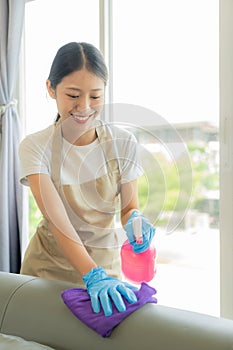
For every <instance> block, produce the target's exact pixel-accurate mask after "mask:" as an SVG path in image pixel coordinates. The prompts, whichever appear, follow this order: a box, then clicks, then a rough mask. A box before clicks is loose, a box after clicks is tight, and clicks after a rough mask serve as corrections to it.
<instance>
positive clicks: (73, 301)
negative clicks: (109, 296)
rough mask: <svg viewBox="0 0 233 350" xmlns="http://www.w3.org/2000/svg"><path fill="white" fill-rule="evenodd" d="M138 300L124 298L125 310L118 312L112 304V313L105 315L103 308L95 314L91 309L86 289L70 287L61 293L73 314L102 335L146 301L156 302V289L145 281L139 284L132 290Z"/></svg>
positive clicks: (107, 335)
mask: <svg viewBox="0 0 233 350" xmlns="http://www.w3.org/2000/svg"><path fill="white" fill-rule="evenodd" d="M133 292H134V293H135V294H136V296H137V299H138V301H137V302H136V303H134V304H130V303H128V302H127V301H126V300H125V299H124V302H125V306H126V310H125V311H124V312H119V311H118V310H117V309H116V307H115V305H114V304H112V311H113V312H112V315H111V316H108V317H107V316H105V315H104V312H103V310H102V309H101V311H100V312H99V313H98V314H96V313H94V312H93V310H92V306H91V300H90V297H89V294H88V293H87V291H86V289H82V288H72V289H67V290H65V291H63V292H62V293H61V296H62V299H63V301H64V303H65V304H66V306H67V307H68V308H69V309H70V310H71V311H72V312H73V314H74V315H75V316H76V317H77V318H78V319H79V320H80V321H82V322H83V323H85V324H86V325H87V326H88V327H90V328H92V329H93V330H94V331H96V332H97V333H99V334H100V335H101V336H102V337H109V336H110V334H111V333H112V330H113V328H114V327H116V326H117V325H118V324H119V323H120V322H121V321H123V320H124V319H125V318H126V317H127V316H129V315H130V314H131V313H132V312H134V311H135V310H137V309H139V308H140V307H142V306H143V305H144V304H146V303H157V299H156V298H155V297H153V295H154V294H156V290H155V289H154V288H152V287H151V286H149V285H148V284H146V283H144V282H143V283H142V284H141V288H140V289H139V290H134V291H133Z"/></svg>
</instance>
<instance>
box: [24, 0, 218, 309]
mask: <svg viewBox="0 0 233 350" xmlns="http://www.w3.org/2000/svg"><path fill="white" fill-rule="evenodd" d="M106 3H107V1H106ZM109 3H111V4H112V8H111V9H112V12H113V15H112V22H111V23H110V27H112V43H111V48H112V52H110V55H112V56H110V63H111V69H112V71H111V75H112V81H111V82H110V83H111V84H112V85H111V87H112V95H111V96H112V101H111V102H112V107H113V117H114V120H115V121H116V122H117V123H119V124H121V125H123V126H124V127H127V128H130V129H131V130H132V131H133V132H134V133H135V135H136V137H137V138H138V140H139V142H140V144H141V145H142V147H141V148H142V152H144V153H143V154H144V155H145V157H144V166H145V167H146V170H147V171H146V177H144V178H143V179H142V182H141V183H140V203H141V206H142V208H143V209H144V211H145V214H148V216H149V217H150V218H151V219H152V220H153V222H155V225H156V227H157V234H156V239H155V242H156V246H157V251H158V259H157V273H156V276H155V279H154V280H153V281H152V284H153V285H154V286H155V288H156V289H157V290H158V300H159V303H160V304H164V305H168V306H172V307H178V308H182V309H187V310H194V311H199V312H203V313H208V314H213V315H219V208H218V207H219V163H218V155H219V141H218V139H219V125H218V119H219V70H218V64H219V62H218V55H219V54H218V51H219V47H218V31H219V23H218V16H219V9H218V6H219V1H218V0H188V1H187V0H175V1H174V0H145V1H144V2H141V1H139V0H118V1H109ZM102 4H103V1H102ZM99 15H100V13H99V2H98V1H96V0H86V1H82V0H66V1H62V0H61V1H59V2H58V1H56V0H37V1H33V2H29V3H28V4H27V5H26V16H25V60H26V107H27V108H26V120H27V122H26V132H27V133H31V132H34V131H37V130H39V129H41V128H43V127H45V126H47V125H48V124H49V122H52V121H53V120H54V118H55V114H56V111H55V108H54V107H55V106H54V104H53V102H52V101H51V100H50V99H49V98H47V96H46V89H45V81H46V78H47V76H48V73H49V67H50V64H51V60H52V58H53V57H54V54H55V52H56V50H57V49H58V47H60V46H61V45H62V44H64V43H66V42H68V41H72V40H73V41H88V42H91V43H93V44H94V45H96V46H97V47H98V46H99V42H100V41H101V40H102V41H103V38H100V35H102V34H103V35H105V34H108V33H103V32H101V31H99V25H100V20H99ZM110 19H111V18H110ZM197 24H198V25H197ZM100 33H102V34H100ZM110 51H111V50H110ZM108 59H109V57H108ZM111 120H112V119H111ZM151 165H152V167H151ZM191 171H192V174H191ZM181 180H182V181H181ZM181 190H182V191H181ZM148 193H149V195H148ZM33 227H34V226H33ZM33 229H34V228H33Z"/></svg>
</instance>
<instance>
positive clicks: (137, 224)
mask: <svg viewBox="0 0 233 350" xmlns="http://www.w3.org/2000/svg"><path fill="white" fill-rule="evenodd" d="M133 229H134V236H135V240H136V242H137V243H138V244H140V243H141V242H142V219H141V217H136V218H134V219H133ZM155 259H156V249H155V247H154V245H153V243H152V244H151V245H150V247H149V248H148V249H147V250H146V251H145V252H143V253H137V254H136V253H134V251H133V248H132V246H131V244H130V243H129V241H128V240H126V241H125V242H124V243H123V245H122V247H121V268H122V272H123V274H124V276H125V277H126V278H127V279H128V280H130V281H131V282H134V283H142V282H150V281H151V280H152V279H153V278H154V276H155V273H156V265H155Z"/></svg>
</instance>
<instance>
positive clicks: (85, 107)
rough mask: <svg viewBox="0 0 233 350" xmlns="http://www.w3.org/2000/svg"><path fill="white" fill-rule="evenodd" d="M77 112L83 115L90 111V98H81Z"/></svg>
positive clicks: (78, 100)
mask: <svg viewBox="0 0 233 350" xmlns="http://www.w3.org/2000/svg"><path fill="white" fill-rule="evenodd" d="M75 107H76V110H77V112H80V113H82V114H85V113H86V112H88V111H89V110H90V99H89V96H86V95H82V96H79V98H78V99H77V103H76V106H75Z"/></svg>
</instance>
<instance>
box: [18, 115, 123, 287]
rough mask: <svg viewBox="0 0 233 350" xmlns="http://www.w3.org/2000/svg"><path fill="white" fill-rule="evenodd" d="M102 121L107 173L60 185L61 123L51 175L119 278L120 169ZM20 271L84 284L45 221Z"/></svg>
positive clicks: (100, 259) (95, 253)
mask: <svg viewBox="0 0 233 350" xmlns="http://www.w3.org/2000/svg"><path fill="white" fill-rule="evenodd" d="M99 123H100V124H99V126H97V127H96V132H97V136H98V139H99V142H100V146H101V148H102V150H103V153H104V157H105V161H106V166H107V170H108V172H107V174H106V175H104V176H102V177H99V178H97V179H95V180H93V181H89V182H87V183H82V184H79V185H61V182H60V173H61V164H62V132H61V125H60V124H58V125H57V126H56V127H55V128H54V129H55V130H54V135H53V141H52V163H51V165H52V167H51V177H52V179H53V182H54V184H55V187H56V188H57V190H58V192H59V194H60V197H61V198H62V201H63V203H64V205H65V208H66V210H67V213H68V216H69V218H70V220H71V222H72V224H73V226H74V228H75V230H76V231H77V234H78V235H79V237H80V238H81V240H82V242H83V244H84V246H85V247H86V249H87V251H88V253H89V254H90V256H91V257H92V258H93V260H94V261H95V262H96V264H98V265H100V266H102V267H104V268H105V269H106V271H107V273H108V274H110V275H111V276H114V277H118V278H120V277H121V266H120V254H119V249H120V243H119V237H118V235H117V232H116V230H115V228H114V217H115V213H116V210H117V208H118V202H119V201H118V197H119V196H118V195H119V180H120V171H119V164H118V161H117V159H116V156H115V154H116V152H115V151H114V147H113V143H112V142H111V141H112V137H111V130H110V129H109V128H108V127H107V126H106V125H103V124H102V123H101V122H99ZM77 259H78V256H77ZM21 273H22V274H28V275H33V276H40V277H43V278H47V279H55V280H63V281H69V282H72V283H77V284H80V285H82V284H83V282H82V278H81V276H80V274H79V273H78V272H77V271H76V270H75V269H74V268H73V267H72V266H71V265H70V263H69V262H68V261H67V259H66V258H65V257H64V255H63V254H62V252H61V250H60V248H59V247H58V245H57V243H56V240H55V238H54V236H53V234H52V233H51V232H49V230H48V222H47V221H46V219H43V220H42V221H41V222H40V224H39V225H38V228H37V231H36V233H35V235H34V236H33V237H32V239H31V241H30V243H29V246H28V248H27V251H26V253H25V257H24V261H23V263H22V267H21Z"/></svg>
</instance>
